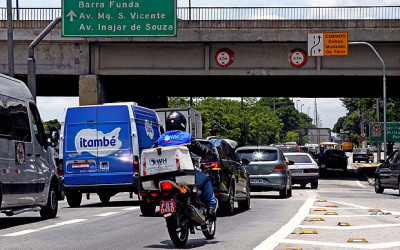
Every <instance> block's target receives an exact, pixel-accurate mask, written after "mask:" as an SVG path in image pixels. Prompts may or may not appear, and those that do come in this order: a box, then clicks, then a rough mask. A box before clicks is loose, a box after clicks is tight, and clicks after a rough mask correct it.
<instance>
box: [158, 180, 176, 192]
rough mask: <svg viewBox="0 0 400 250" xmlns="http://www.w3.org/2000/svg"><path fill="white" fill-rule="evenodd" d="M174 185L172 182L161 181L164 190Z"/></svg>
mask: <svg viewBox="0 0 400 250" xmlns="http://www.w3.org/2000/svg"><path fill="white" fill-rule="evenodd" d="M173 187H174V186H173V185H172V184H171V183H170V182H167V181H166V182H163V183H161V189H162V190H170V189H172V188H173Z"/></svg>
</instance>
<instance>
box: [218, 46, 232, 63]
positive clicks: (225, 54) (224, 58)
mask: <svg viewBox="0 0 400 250" xmlns="http://www.w3.org/2000/svg"><path fill="white" fill-rule="evenodd" d="M234 59H235V54H234V53H233V51H232V50H230V49H228V48H223V49H220V50H218V52H217V54H216V55H215V61H216V62H217V64H218V65H219V66H221V67H228V66H229V65H231V64H232V63H233V60H234Z"/></svg>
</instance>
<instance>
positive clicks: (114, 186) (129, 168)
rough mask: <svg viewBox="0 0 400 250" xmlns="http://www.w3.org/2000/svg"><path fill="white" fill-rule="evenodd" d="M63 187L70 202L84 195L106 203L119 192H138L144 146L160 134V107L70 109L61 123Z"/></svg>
mask: <svg viewBox="0 0 400 250" xmlns="http://www.w3.org/2000/svg"><path fill="white" fill-rule="evenodd" d="M60 134H61V136H60V159H62V162H63V164H62V166H63V169H62V171H61V172H62V173H63V178H62V185H61V188H62V190H64V191H65V196H66V197H67V202H68V205H69V206H70V207H79V206H80V204H81V201H82V194H83V193H86V194H87V197H89V194H90V193H97V194H98V195H99V198H100V200H101V202H102V203H104V204H107V203H108V202H109V200H110V197H112V196H113V195H115V194H117V193H118V192H130V194H131V197H132V193H133V192H134V193H136V194H137V193H138V190H139V161H140V155H141V151H142V150H143V149H146V148H150V147H151V146H152V145H153V143H154V142H155V141H156V140H158V138H159V137H160V122H159V119H158V116H157V114H156V112H155V111H153V110H151V109H147V108H144V107H140V106H137V105H135V104H133V103H116V104H104V105H93V106H81V107H71V108H67V109H66V111H65V120H64V121H62V123H61V133H60Z"/></svg>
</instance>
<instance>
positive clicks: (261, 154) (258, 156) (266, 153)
mask: <svg viewBox="0 0 400 250" xmlns="http://www.w3.org/2000/svg"><path fill="white" fill-rule="evenodd" d="M237 155H238V156H239V159H240V160H242V159H244V158H246V159H248V160H250V161H276V160H278V151H277V150H273V149H266V150H263V149H246V150H240V151H237Z"/></svg>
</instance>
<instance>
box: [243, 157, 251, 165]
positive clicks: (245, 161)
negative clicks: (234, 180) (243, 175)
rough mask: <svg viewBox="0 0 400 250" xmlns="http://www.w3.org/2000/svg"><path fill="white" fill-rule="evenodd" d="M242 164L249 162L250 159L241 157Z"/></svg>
mask: <svg viewBox="0 0 400 250" xmlns="http://www.w3.org/2000/svg"><path fill="white" fill-rule="evenodd" d="M242 164H243V165H249V164H250V160H249V159H246V158H243V159H242Z"/></svg>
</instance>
